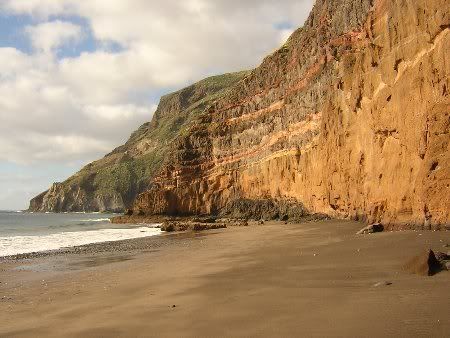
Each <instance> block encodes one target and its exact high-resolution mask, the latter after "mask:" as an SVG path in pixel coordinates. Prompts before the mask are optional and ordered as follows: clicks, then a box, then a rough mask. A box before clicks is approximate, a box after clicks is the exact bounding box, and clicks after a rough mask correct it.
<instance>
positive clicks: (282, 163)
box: [133, 0, 450, 228]
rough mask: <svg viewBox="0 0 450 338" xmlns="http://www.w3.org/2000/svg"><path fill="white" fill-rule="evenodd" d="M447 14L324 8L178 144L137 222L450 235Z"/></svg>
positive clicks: (320, 0) (378, 5)
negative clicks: (164, 219) (243, 222)
mask: <svg viewBox="0 0 450 338" xmlns="http://www.w3.org/2000/svg"><path fill="white" fill-rule="evenodd" d="M449 13H450V8H449V2H448V1H446V0H417V1H402V0H390V1H385V0H375V1H374V0H333V1H331V0H317V1H316V4H315V6H314V9H313V11H312V13H311V14H310V16H309V19H308V20H307V22H306V24H305V25H304V27H303V28H300V29H298V30H297V31H296V32H295V33H294V34H293V35H292V36H291V38H290V39H289V41H288V42H287V43H286V44H285V45H284V46H283V47H282V48H280V49H279V50H278V51H277V52H275V53H274V54H272V55H270V56H268V57H267V58H266V59H265V60H264V62H263V63H262V65H261V66H260V67H258V68H257V69H255V70H254V71H253V72H252V73H251V74H250V75H249V76H247V77H246V78H245V79H243V80H242V81H240V82H239V83H237V84H236V85H235V86H234V88H232V90H231V91H230V92H229V93H228V94H227V95H225V96H223V97H222V98H221V99H219V100H218V101H217V102H215V103H214V104H213V105H212V106H211V107H210V108H209V109H207V110H206V111H205V112H204V113H203V114H202V115H201V117H200V121H201V123H198V124H196V125H195V126H193V127H192V128H190V130H189V133H188V134H186V135H185V136H183V137H180V138H178V139H177V140H176V144H175V145H174V149H173V153H172V155H171V156H170V158H169V159H168V160H167V162H166V163H165V165H164V166H163V168H162V170H161V172H160V173H159V174H158V175H157V176H156V177H155V178H154V180H153V183H154V184H153V185H152V187H151V189H150V190H149V191H146V192H144V193H142V194H141V195H139V197H138V198H137V200H136V202H135V203H134V207H133V208H134V211H135V212H136V213H139V214H149V215H152V214H183V215H192V214H224V215H225V214H232V215H234V216H239V215H242V216H243V217H248V216H254V217H266V216H270V217H275V218H276V217H279V218H285V219H287V218H289V217H290V216H291V214H295V213H297V214H298V210H304V212H305V213H308V212H309V213H312V212H320V213H326V214H328V215H332V216H335V217H340V218H352V219H360V220H365V221H368V222H383V223H385V224H386V225H388V226H403V225H413V226H421V227H426V228H439V227H441V226H442V225H446V224H449V223H450V188H449V187H450V149H449V147H450V143H449V141H450V135H449V130H450V115H449V114H450V109H449V106H450V105H449V103H450V101H449V94H448V93H449V86H450V83H449V69H450V62H449V58H448V55H450V30H449ZM286 206H287V207H286ZM295 206H297V208H295Z"/></svg>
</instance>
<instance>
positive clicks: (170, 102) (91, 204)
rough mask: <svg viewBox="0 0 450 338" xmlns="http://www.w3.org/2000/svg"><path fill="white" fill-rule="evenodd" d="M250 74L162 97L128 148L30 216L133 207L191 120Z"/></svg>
mask: <svg viewBox="0 0 450 338" xmlns="http://www.w3.org/2000/svg"><path fill="white" fill-rule="evenodd" d="M246 74H247V72H239V73H233V74H225V75H221V76H215V77H211V78H208V79H205V80H203V81H200V82H198V83H196V84H194V85H192V86H189V87H187V88H185V89H182V90H180V91H178V92H175V93H173V94H169V95H166V96H164V97H162V98H161V102H160V104H159V106H158V109H157V110H156V112H155V114H154V116H153V119H152V121H151V122H149V123H145V124H144V125H142V126H141V127H140V128H139V129H138V130H137V131H135V132H134V133H133V134H132V135H131V137H130V139H129V140H128V142H127V143H125V144H124V145H123V146H120V147H118V148H117V149H115V150H114V151H112V152H111V153H110V154H108V155H106V156H105V157H104V158H103V159H100V160H98V161H95V162H93V163H91V164H88V165H87V166H86V167H84V168H83V169H82V170H80V171H79V172H78V173H76V174H75V175H73V176H72V177H70V178H69V179H67V180H66V181H65V182H63V183H54V184H53V185H52V186H51V188H50V189H49V190H47V191H45V192H43V193H42V194H40V195H38V196H37V197H35V198H33V199H32V200H31V202H30V208H29V210H30V211H52V212H61V211H102V212H105V211H110V212H111V211H112V212H122V211H124V210H125V209H126V208H128V207H130V206H131V205H132V203H133V201H134V199H135V197H136V195H137V194H139V193H141V192H143V191H145V190H146V189H147V188H148V187H149V183H150V181H151V179H152V177H153V176H154V174H155V173H156V172H157V171H158V170H159V169H160V167H161V165H162V163H163V162H164V159H165V155H166V153H167V152H168V151H169V149H170V146H171V142H172V141H173V140H174V139H175V138H176V137H178V136H179V135H180V134H181V133H183V132H186V130H187V129H188V128H189V126H190V125H191V124H192V121H193V119H194V118H195V117H196V116H197V115H198V114H200V113H201V112H202V111H203V110H204V109H205V108H206V107H207V106H209V105H210V104H211V103H212V102H214V100H216V99H217V98H218V97H219V96H221V95H224V94H225V93H226V92H227V91H228V89H229V88H230V87H231V86H232V85H233V84H234V83H236V82H237V81H239V80H240V79H242V78H243V77H244V76H245V75H246Z"/></svg>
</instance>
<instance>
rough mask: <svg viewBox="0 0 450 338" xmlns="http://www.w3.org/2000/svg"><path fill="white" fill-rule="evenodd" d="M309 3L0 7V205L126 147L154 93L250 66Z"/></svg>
mask: <svg viewBox="0 0 450 338" xmlns="http://www.w3.org/2000/svg"><path fill="white" fill-rule="evenodd" d="M313 2H314V1H313V0H245V1H243V0H183V1H179V0H0V209H23V208H27V207H28V200H29V199H30V198H31V197H33V196H34V195H36V194H37V193H39V192H41V191H43V190H45V189H46V188H48V186H49V185H50V184H51V183H52V182H55V181H62V180H64V179H65V178H67V177H68V176H70V175H71V174H73V173H74V172H75V171H77V170H78V169H80V167H81V166H83V165H84V164H87V163H89V162H91V161H92V160H95V159H97V158H99V157H101V156H103V155H104V154H105V153H107V152H109V151H110V150H112V149H113V148H114V147H116V146H118V145H120V144H122V143H123V142H124V141H125V140H126V139H127V137H128V136H129V135H130V133H131V132H132V131H133V130H135V129H136V128H137V127H138V126H140V125H141V124H142V123H144V122H146V121H149V120H150V119H151V116H152V114H153V112H154V110H155V108H156V105H157V104H158V101H159V97H160V96H161V95H162V94H165V93H167V92H171V91H173V90H176V89H179V88H182V87H184V86H185V85H187V84H189V83H192V82H194V81H197V80H200V79H202V78H204V77H206V76H209V75H214V74H219V73H224V72H231V71H237V70H242V69H250V68H253V67H255V66H257V65H258V64H259V63H260V62H261V60H262V58H263V57H264V56H265V55H266V54H268V53H270V52H271V51H273V50H274V49H276V48H277V47H278V46H280V45H281V44H282V43H283V42H284V41H285V40H286V39H287V37H288V36H289V35H290V33H291V32H292V31H293V30H294V29H295V28H296V27H298V26H301V25H302V24H303V22H304V20H305V19H306V17H307V15H308V13H309V11H310V9H311V8H312V5H313Z"/></svg>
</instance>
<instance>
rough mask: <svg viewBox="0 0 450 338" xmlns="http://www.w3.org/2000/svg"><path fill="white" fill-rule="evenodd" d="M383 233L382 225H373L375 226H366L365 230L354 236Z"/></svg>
mask: <svg viewBox="0 0 450 338" xmlns="http://www.w3.org/2000/svg"><path fill="white" fill-rule="evenodd" d="M383 231H384V226H383V224H380V223H375V224H371V225H368V226H366V227H365V228H363V229H361V230H359V231H358V232H357V233H356V234H357V235H365V234H373V233H375V232H383Z"/></svg>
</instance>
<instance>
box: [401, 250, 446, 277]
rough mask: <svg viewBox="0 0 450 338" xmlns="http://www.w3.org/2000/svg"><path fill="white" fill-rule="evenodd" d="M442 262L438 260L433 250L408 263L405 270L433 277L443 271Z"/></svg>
mask: <svg viewBox="0 0 450 338" xmlns="http://www.w3.org/2000/svg"><path fill="white" fill-rule="evenodd" d="M442 268H443V266H442V264H441V262H440V261H439V260H438V259H437V258H436V255H435V254H434V252H433V250H429V251H427V252H424V253H423V254H421V255H418V256H416V257H414V258H412V259H411V260H410V261H408V262H407V263H406V264H405V266H404V269H405V270H406V271H408V272H410V273H414V274H417V275H420V276H433V275H435V274H436V273H438V272H440V271H441V270H442Z"/></svg>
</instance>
